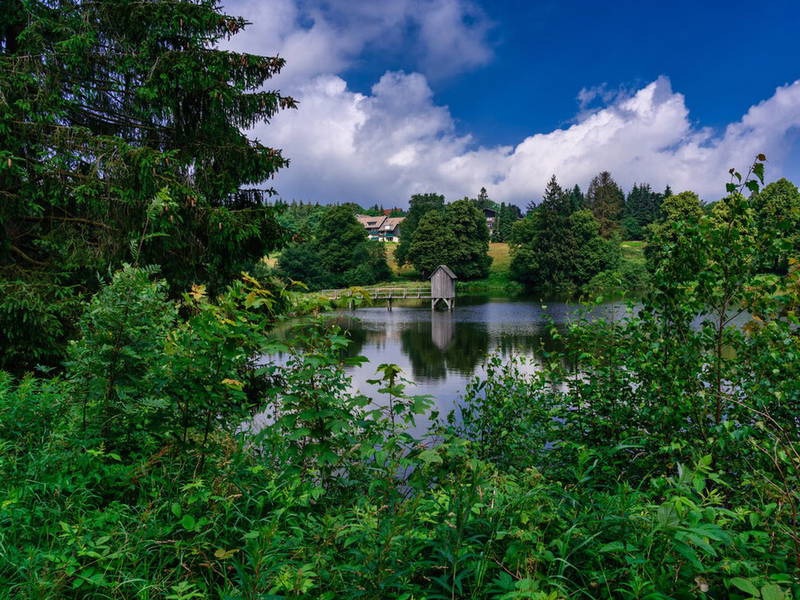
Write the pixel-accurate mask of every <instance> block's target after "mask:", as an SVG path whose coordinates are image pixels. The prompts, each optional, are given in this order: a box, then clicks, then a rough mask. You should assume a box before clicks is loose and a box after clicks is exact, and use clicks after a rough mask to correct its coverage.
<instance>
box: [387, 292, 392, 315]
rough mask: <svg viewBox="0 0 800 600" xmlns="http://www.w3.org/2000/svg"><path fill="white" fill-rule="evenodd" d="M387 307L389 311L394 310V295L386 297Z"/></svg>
mask: <svg viewBox="0 0 800 600" xmlns="http://www.w3.org/2000/svg"><path fill="white" fill-rule="evenodd" d="M386 309H387V310H388V311H389V312H392V297H391V296H389V297H388V298H387V299H386Z"/></svg>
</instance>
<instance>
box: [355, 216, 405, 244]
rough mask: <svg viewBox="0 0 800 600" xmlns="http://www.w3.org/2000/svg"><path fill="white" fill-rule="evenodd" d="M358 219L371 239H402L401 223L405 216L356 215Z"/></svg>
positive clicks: (384, 240)
mask: <svg viewBox="0 0 800 600" xmlns="http://www.w3.org/2000/svg"><path fill="white" fill-rule="evenodd" d="M356 219H357V220H358V222H359V223H361V225H362V226H363V227H364V229H366V230H367V235H368V236H369V239H371V240H375V241H378V242H399V241H400V224H401V223H402V222H403V221H404V220H405V217H387V216H384V215H380V216H377V217H373V216H372V215H356Z"/></svg>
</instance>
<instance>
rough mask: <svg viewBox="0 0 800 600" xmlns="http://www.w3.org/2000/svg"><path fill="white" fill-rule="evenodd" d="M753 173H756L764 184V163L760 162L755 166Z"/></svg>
mask: <svg viewBox="0 0 800 600" xmlns="http://www.w3.org/2000/svg"><path fill="white" fill-rule="evenodd" d="M753 173H755V175H756V177H758V180H759V181H760V182H761V183H764V163H761V162H759V163H756V164H754V165H753Z"/></svg>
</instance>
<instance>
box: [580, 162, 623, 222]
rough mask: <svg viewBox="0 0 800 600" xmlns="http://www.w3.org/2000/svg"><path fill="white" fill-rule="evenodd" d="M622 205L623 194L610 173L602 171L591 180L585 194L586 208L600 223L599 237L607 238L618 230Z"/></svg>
mask: <svg viewBox="0 0 800 600" xmlns="http://www.w3.org/2000/svg"><path fill="white" fill-rule="evenodd" d="M624 205H625V194H624V193H623V192H622V189H621V188H620V187H619V186H618V185H617V183H616V182H615V181H614V179H613V178H612V177H611V173H609V172H608V171H603V172H601V173H600V174H598V175H597V176H595V177H594V179H592V182H591V183H590V184H589V189H588V190H587V192H586V207H587V208H588V209H589V210H591V211H592V214H593V215H594V217H595V219H597V222H598V223H600V235H602V236H603V237H605V238H609V237H611V236H612V235H613V234H614V233H616V232H617V231H619V230H620V220H621V219H622V212H623V209H624Z"/></svg>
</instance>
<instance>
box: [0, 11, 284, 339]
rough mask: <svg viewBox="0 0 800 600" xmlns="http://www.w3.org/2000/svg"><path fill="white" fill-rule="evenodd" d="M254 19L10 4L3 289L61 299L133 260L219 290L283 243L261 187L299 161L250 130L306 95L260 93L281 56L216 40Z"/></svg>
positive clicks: (0, 263)
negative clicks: (252, 135)
mask: <svg viewBox="0 0 800 600" xmlns="http://www.w3.org/2000/svg"><path fill="white" fill-rule="evenodd" d="M245 25H246V22H245V21H244V20H243V19H241V18H238V17H233V16H229V15H227V14H224V13H222V12H221V11H220V8H219V3H218V2H217V1H216V0H191V1H190V0H152V1H148V2H132V1H129V0H107V1H103V2H84V1H81V0H59V1H56V2H46V1H44V0H6V1H5V2H4V3H3V8H2V10H0V197H2V201H1V202H0V268H2V277H3V283H2V285H3V290H2V292H3V293H0V295H4V297H5V298H8V294H17V295H18V296H17V297H20V298H21V297H24V296H26V295H28V294H39V295H40V296H41V297H42V298H43V301H42V306H50V307H52V306H54V302H52V301H51V299H50V296H52V295H53V294H63V289H62V286H61V285H59V284H61V283H66V284H68V285H69V286H71V287H70V288H69V289H71V290H74V291H75V292H76V293H77V294H78V295H79V296H80V295H82V294H85V293H88V292H90V291H92V290H93V289H94V288H95V287H96V285H97V284H98V281H97V274H98V273H100V274H107V273H108V272H109V270H111V269H114V268H116V267H117V266H119V265H120V264H121V263H122V262H125V261H130V262H139V263H142V264H146V263H158V264H160V265H161V269H162V272H163V273H164V274H165V275H166V276H167V278H168V280H169V281H170V283H171V284H172V287H173V291H174V292H178V291H181V290H184V289H186V288H187V287H188V286H189V285H190V284H192V283H206V284H209V285H210V286H212V288H218V287H219V286H221V285H222V284H224V283H226V282H227V281H229V280H230V279H231V277H233V276H236V275H237V274H238V273H239V271H241V270H242V269H243V268H246V267H247V266H248V265H250V264H252V262H253V261H254V260H257V259H258V258H260V257H261V256H263V255H264V253H265V252H266V251H267V250H269V249H271V248H274V247H275V246H276V245H278V244H279V243H280V242H281V239H282V231H281V229H280V228H279V227H278V225H277V223H276V221H275V218H274V214H273V210H272V208H270V207H268V206H266V205H265V202H264V199H265V196H266V195H267V194H268V191H259V190H256V189H252V188H253V187H254V186H258V185H260V184H262V183H263V182H264V181H266V180H268V179H269V178H270V177H272V176H273V175H274V174H275V173H276V171H277V170H278V169H280V168H282V167H284V166H286V165H287V160H286V159H285V158H284V157H283V156H282V155H281V153H280V151H278V150H275V149H272V148H268V147H265V146H263V145H262V144H260V143H259V142H257V141H255V140H251V139H248V137H247V136H246V135H245V134H244V133H243V130H246V129H248V128H250V127H252V126H253V125H255V124H256V123H259V122H263V121H266V120H268V119H269V118H270V117H272V116H273V115H275V113H276V112H278V111H279V110H280V109H283V108H290V107H293V106H294V105H295V102H294V100H292V99H291V98H289V97H285V96H281V95H280V94H279V93H277V92H271V91H260V90H261V89H262V86H263V84H264V83H265V82H266V81H267V80H268V79H269V78H270V77H272V76H273V75H275V74H276V73H278V72H279V71H280V69H281V68H282V67H283V65H284V60H283V59H282V58H275V57H265V56H256V55H252V54H242V53H234V52H229V51H224V50H220V49H218V43H219V42H221V41H223V40H225V39H227V38H228V37H230V36H232V35H234V34H236V33H237V32H238V31H240V30H241V29H242V28H244V27H245ZM243 188H247V189H243ZM5 308H8V307H5ZM8 310H9V311H10V312H9V313H8V314H11V315H12V317H11V318H13V319H19V318H22V316H23V315H28V317H30V322H36V321H37V319H39V316H37V315H35V314H33V313H32V312H31V311H33V310H34V308H31V306H29V307H28V308H25V307H24V306H23V305H22V304H21V303H20V304H18V305H17V307H16V308H13V307H12V308H11V309H8ZM36 310H39V309H38V308H37V309H36ZM42 310H45V309H42ZM47 310H49V309H47ZM47 310H45V312H44V313H41V315H40V316H41V322H42V323H45V322H49V323H53V322H55V321H61V322H62V324H63V318H66V317H64V316H63V315H62V316H56V317H55V321H53V318H49V317H47V314H50V313H47ZM26 311H27V312H26ZM40 312H41V311H40ZM45 313H47V314H45ZM4 314H5V313H4ZM37 314H38V313H37ZM50 317H53V315H52V314H50ZM2 325H3V324H2V323H0V327H2ZM61 329H62V330H61V332H60V333H59V332H57V331H56V330H55V329H54V330H53V332H52V335H53V336H56V337H57V336H63V335H64V331H63V327H62V328H61ZM45 337H47V335H45Z"/></svg>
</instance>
